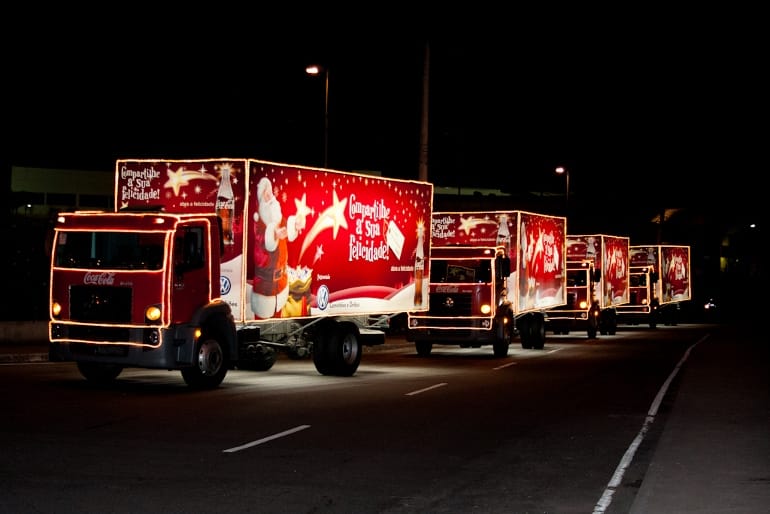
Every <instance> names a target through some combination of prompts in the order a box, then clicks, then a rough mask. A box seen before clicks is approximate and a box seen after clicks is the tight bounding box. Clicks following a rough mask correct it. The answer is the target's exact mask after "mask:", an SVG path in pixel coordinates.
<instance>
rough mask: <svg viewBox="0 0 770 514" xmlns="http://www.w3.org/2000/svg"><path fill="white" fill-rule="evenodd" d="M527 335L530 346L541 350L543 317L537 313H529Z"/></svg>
mask: <svg viewBox="0 0 770 514" xmlns="http://www.w3.org/2000/svg"><path fill="white" fill-rule="evenodd" d="M530 318H531V319H530V323H529V336H530V340H529V341H530V343H531V346H532V348H534V349H535V350H542V349H543V348H544V347H545V319H543V317H542V316H540V315H537V314H531V315H530Z"/></svg>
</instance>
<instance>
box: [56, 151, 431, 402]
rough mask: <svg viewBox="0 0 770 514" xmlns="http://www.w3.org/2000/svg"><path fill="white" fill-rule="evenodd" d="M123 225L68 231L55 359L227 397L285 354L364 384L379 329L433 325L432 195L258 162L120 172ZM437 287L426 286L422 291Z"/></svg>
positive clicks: (200, 162)
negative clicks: (167, 373)
mask: <svg viewBox="0 0 770 514" xmlns="http://www.w3.org/2000/svg"><path fill="white" fill-rule="evenodd" d="M115 168H116V169H115V172H116V180H115V206H116V208H115V210H114V212H95V211H92V212H70V213H61V214H60V215H59V216H58V220H57V224H56V226H55V234H54V245H53V246H54V250H53V255H52V261H51V281H50V309H51V312H50V323H49V337H50V342H51V345H50V359H51V360H54V361H74V362H76V363H77V365H78V368H79V369H80V371H81V373H82V375H84V376H85V378H87V379H89V380H93V381H110V380H113V379H115V378H116V377H117V376H118V375H119V373H120V372H121V371H122V369H123V368H126V367H143V368H157V369H168V370H180V371H181V374H182V377H183V378H184V380H185V381H186V383H187V384H189V385H190V386H193V387H202V388H207V387H216V386H218V385H219V384H220V383H221V382H222V380H223V379H224V377H225V374H226V373H227V370H228V369H234V368H238V369H250V370H260V371H264V370H267V369H270V368H271V367H272V366H273V364H274V362H275V358H276V351H277V350H285V351H286V352H287V353H288V354H289V356H291V357H296V358H299V357H304V356H312V358H313V362H314V364H315V367H316V368H317V370H318V371H319V372H320V373H321V374H324V375H338V376H349V375H352V374H354V373H355V371H356V370H357V368H358V366H359V363H360V360H361V354H362V351H363V350H362V345H375V344H382V343H383V342H384V333H383V332H382V330H378V329H377V327H376V326H375V325H372V323H371V321H372V320H377V319H379V318H380V317H382V316H387V315H391V314H392V313H397V312H405V311H407V310H415V311H420V310H422V309H425V310H427V305H428V287H427V278H422V277H423V276H425V277H427V275H428V274H429V273H430V262H429V260H428V259H427V257H428V256H429V255H430V240H429V239H426V238H425V224H426V223H429V221H430V219H431V214H432V200H433V186H432V185H431V184H429V183H426V182H419V181H409V180H398V179H389V178H384V177H379V176H370V175H364V174H358V173H351V172H343V171H336V170H329V169H321V168H310V167H304V166H297V165H289V164H281V163H273V162H267V161H259V160H255V159H230V158H221V159H194V160H162V159H142V160H118V161H117V162H116V167H115ZM423 274H424V275H423Z"/></svg>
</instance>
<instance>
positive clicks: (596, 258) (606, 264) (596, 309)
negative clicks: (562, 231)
mask: <svg viewBox="0 0 770 514" xmlns="http://www.w3.org/2000/svg"><path fill="white" fill-rule="evenodd" d="M628 262H629V238H628V237H623V236H611V235H606V234H591V235H568V236H567V303H566V304H565V305H563V306H560V307H556V308H555V309H551V310H549V311H548V313H547V314H548V325H549V327H550V328H551V330H552V331H553V332H554V333H555V334H559V333H563V334H569V333H570V331H572V330H575V329H583V330H585V331H586V333H587V335H588V337H589V338H594V337H596V335H597V333H600V334H602V335H606V334H609V335H614V334H615V333H616V330H617V324H618V308H619V307H620V306H622V305H624V304H627V303H628V302H629V287H628V286H629V266H628Z"/></svg>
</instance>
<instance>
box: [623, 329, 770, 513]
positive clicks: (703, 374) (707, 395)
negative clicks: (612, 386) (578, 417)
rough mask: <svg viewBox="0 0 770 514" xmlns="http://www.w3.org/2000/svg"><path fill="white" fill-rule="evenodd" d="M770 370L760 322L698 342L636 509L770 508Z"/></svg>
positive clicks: (756, 510) (712, 510) (768, 348)
mask: <svg viewBox="0 0 770 514" xmlns="http://www.w3.org/2000/svg"><path fill="white" fill-rule="evenodd" d="M769 370H770V346H768V344H767V342H766V339H765V337H763V336H762V335H761V330H760V329H759V328H757V329H756V330H755V331H754V332H750V331H748V330H746V331H744V330H740V329H737V327H732V326H722V327H719V329H717V330H716V331H715V333H714V334H712V336H711V337H709V338H708V339H706V340H705V341H703V342H701V343H699V344H698V345H697V346H696V347H695V348H694V349H693V351H692V352H691V354H690V356H689V358H688V360H687V362H685V363H684V364H683V366H682V368H681V370H680V373H681V377H680V380H681V383H680V385H679V389H678V392H677V394H676V397H675V398H674V399H673V406H672V409H671V413H670V414H669V417H668V420H667V422H666V424H665V426H664V428H663V432H662V434H661V437H660V440H659V442H658V444H657V446H656V449H655V453H654V455H653V457H652V461H651V463H650V466H649V468H648V470H647V473H646V474H645V477H644V480H643V481H642V484H641V488H640V489H639V492H638V493H637V495H636V499H635V500H634V504H633V507H632V509H631V511H630V513H631V514H649V513H653V512H671V513H699V514H712V513H713V514H727V513H735V514H738V513H740V514H753V513H757V514H759V513H766V512H770V371H769Z"/></svg>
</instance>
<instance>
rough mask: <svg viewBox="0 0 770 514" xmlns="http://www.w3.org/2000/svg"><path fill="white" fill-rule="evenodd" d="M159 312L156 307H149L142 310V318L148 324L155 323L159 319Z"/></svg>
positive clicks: (158, 308)
mask: <svg viewBox="0 0 770 514" xmlns="http://www.w3.org/2000/svg"><path fill="white" fill-rule="evenodd" d="M160 316H161V310H160V307H158V306H157V305H150V306H149V307H147V308H146V309H145V310H144V317H145V318H146V319H147V321H148V322H151V323H152V322H155V321H158V320H159V319H160Z"/></svg>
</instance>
